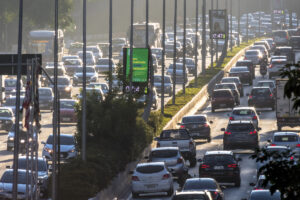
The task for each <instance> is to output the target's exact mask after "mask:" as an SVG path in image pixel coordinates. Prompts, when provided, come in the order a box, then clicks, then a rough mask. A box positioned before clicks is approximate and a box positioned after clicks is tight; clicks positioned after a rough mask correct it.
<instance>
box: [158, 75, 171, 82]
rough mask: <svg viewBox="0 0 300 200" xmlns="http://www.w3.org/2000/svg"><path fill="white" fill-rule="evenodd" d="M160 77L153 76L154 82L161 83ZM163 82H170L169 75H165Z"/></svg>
mask: <svg viewBox="0 0 300 200" xmlns="http://www.w3.org/2000/svg"><path fill="white" fill-rule="evenodd" d="M161 80H162V77H161V76H154V82H155V83H161ZM164 82H165V83H171V79H170V77H165V81H164Z"/></svg>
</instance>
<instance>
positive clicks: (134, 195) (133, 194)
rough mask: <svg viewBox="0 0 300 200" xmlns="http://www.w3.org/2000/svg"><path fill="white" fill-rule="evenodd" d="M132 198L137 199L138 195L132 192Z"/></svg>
mask: <svg viewBox="0 0 300 200" xmlns="http://www.w3.org/2000/svg"><path fill="white" fill-rule="evenodd" d="M131 194H132V198H138V197H139V193H135V192H132V193H131Z"/></svg>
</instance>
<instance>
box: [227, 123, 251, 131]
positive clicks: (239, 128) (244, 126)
mask: <svg viewBox="0 0 300 200" xmlns="http://www.w3.org/2000/svg"><path fill="white" fill-rule="evenodd" d="M253 129H254V127H253V125H252V124H229V125H228V130H229V131H249V132H250V130H253Z"/></svg>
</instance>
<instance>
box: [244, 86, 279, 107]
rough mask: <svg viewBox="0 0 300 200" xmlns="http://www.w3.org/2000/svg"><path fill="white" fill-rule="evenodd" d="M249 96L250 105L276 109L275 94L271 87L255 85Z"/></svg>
mask: <svg viewBox="0 0 300 200" xmlns="http://www.w3.org/2000/svg"><path fill="white" fill-rule="evenodd" d="M247 96H248V105H249V106H254V107H258V108H265V107H267V108H271V109H272V110H275V96H274V95H273V93H272V91H271V89H270V88H269V87H253V88H252V90H251V93H250V94H247Z"/></svg>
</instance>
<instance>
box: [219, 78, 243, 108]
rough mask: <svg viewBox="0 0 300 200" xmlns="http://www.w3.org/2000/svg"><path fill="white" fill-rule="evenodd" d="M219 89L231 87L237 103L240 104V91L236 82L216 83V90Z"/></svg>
mask: <svg viewBox="0 0 300 200" xmlns="http://www.w3.org/2000/svg"><path fill="white" fill-rule="evenodd" d="M217 89H230V90H231V92H232V93H233V95H234V99H235V103H236V105H240V93H239V90H238V89H237V86H236V84H235V83H221V84H216V85H215V88H214V90H217Z"/></svg>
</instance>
